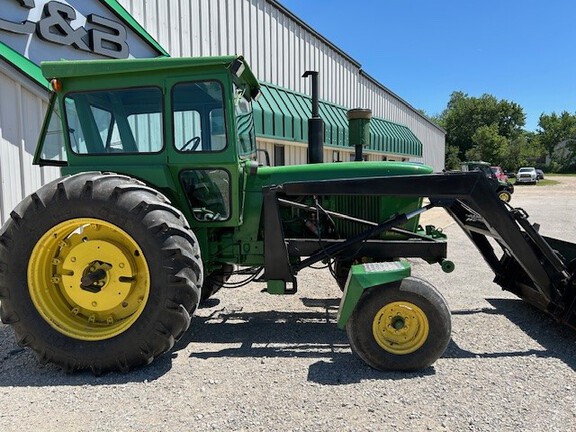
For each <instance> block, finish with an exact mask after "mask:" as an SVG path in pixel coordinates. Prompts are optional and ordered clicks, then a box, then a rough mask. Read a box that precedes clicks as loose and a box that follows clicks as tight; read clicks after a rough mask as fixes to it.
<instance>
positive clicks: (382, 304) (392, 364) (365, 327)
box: [346, 277, 451, 371]
mask: <svg viewBox="0 0 576 432" xmlns="http://www.w3.org/2000/svg"><path fill="white" fill-rule="evenodd" d="M346 332H347V333H348V339H349V341H350V345H351V347H352V351H354V352H355V353H356V354H357V355H358V356H359V357H360V358H361V359H362V360H364V362H366V363H367V364H368V365H369V366H371V367H373V368H375V369H378V370H396V371H411V370H419V369H424V368H426V367H428V366H430V365H431V364H432V363H434V362H435V361H436V360H437V359H438V358H439V357H440V356H441V355H442V353H443V352H444V350H445V349H446V347H447V346H448V343H449V342H450V332H451V319H450V310H449V309H448V305H447V304H446V301H445V300H444V298H443V297H442V295H441V294H440V293H439V292H438V291H437V290H436V288H434V286H433V285H431V284H429V283H428V282H426V281H424V280H422V279H418V278H415V277H409V278H406V279H404V280H402V281H401V282H396V283H391V284H388V285H386V286H376V287H373V288H370V289H368V290H367V291H365V292H364V294H362V297H361V298H360V301H359V302H358V305H357V306H356V309H355V310H354V312H353V313H352V316H351V317H350V319H349V320H348V323H347V324H346Z"/></svg>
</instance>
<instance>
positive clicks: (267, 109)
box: [254, 83, 422, 157]
mask: <svg viewBox="0 0 576 432" xmlns="http://www.w3.org/2000/svg"><path fill="white" fill-rule="evenodd" d="M319 111H320V116H321V117H322V119H323V120H324V123H325V134H324V144H325V145H326V146H331V147H346V148H348V147H349V130H348V129H349V127H348V120H347V110H346V108H344V107H341V106H338V105H335V104H331V103H328V102H323V101H321V102H320V106H319ZM254 112H255V127H256V134H257V135H258V136H259V137H262V138H269V139H278V140H285V141H296V142H301V143H305V142H307V139H308V138H307V137H308V118H309V117H310V116H311V114H312V112H311V98H310V97H309V96H306V95H303V94H300V93H297V92H292V91H290V90H287V89H284V88H281V87H278V86H275V85H272V84H268V83H265V84H262V96H261V98H260V99H259V100H258V102H257V103H256V104H254ZM366 149H367V150H371V151H377V152H381V153H387V154H390V153H394V154H398V155H405V156H417V157H421V156H422V143H421V142H420V140H418V138H417V137H416V136H415V135H414V134H413V133H412V131H411V130H410V129H409V128H408V127H406V126H402V125H400V124H397V123H393V122H390V121H387V120H384V119H381V118H376V117H374V118H372V120H371V130H370V133H369V143H368V146H367V147H366Z"/></svg>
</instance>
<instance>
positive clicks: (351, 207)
mask: <svg viewBox="0 0 576 432" xmlns="http://www.w3.org/2000/svg"><path fill="white" fill-rule="evenodd" d="M381 201H382V199H381V198H380V197H375V196H335V197H333V201H332V202H333V206H334V207H333V208H331V210H334V211H336V212H338V213H343V214H346V215H349V216H353V217H356V218H359V219H366V220H369V221H372V222H379V221H380V220H381V214H382V212H381V211H380V204H381ZM334 223H335V224H336V229H337V230H338V233H339V234H340V236H341V237H343V238H349V237H351V236H354V235H356V234H359V233H361V232H362V231H364V230H365V229H366V226H365V225H361V224H358V223H355V222H350V221H346V220H343V219H334Z"/></svg>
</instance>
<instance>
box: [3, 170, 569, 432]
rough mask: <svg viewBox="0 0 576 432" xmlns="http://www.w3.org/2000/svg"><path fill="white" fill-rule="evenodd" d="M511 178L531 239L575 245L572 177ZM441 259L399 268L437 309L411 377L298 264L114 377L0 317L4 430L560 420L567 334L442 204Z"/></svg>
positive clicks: (334, 427) (502, 426) (383, 427)
mask: <svg viewBox="0 0 576 432" xmlns="http://www.w3.org/2000/svg"><path fill="white" fill-rule="evenodd" d="M556 179H558V180H560V181H561V184H559V185H555V186H521V187H517V188H516V192H515V194H514V195H513V198H512V202H511V204H513V205H514V206H519V207H523V208H524V209H525V210H526V211H528V213H529V214H530V215H531V221H532V222H538V223H540V224H541V225H542V227H541V232H543V233H544V234H546V235H551V236H555V237H558V238H563V239H566V240H569V241H573V242H576V226H575V225H576V223H575V218H574V215H575V214H576V199H574V198H575V197H576V177H557V178H556ZM427 218H428V219H432V220H435V221H437V223H438V224H439V225H442V226H444V227H445V232H446V233H447V234H448V235H449V238H450V241H449V258H450V259H451V260H453V261H454V262H455V264H456V270H455V271H454V272H453V273H451V274H444V273H443V272H442V271H441V270H440V267H439V266H438V265H434V266H429V265H427V264H423V263H420V262H415V263H414V268H413V273H414V274H415V275H417V276H420V277H423V278H425V279H427V280H429V281H430V282H431V283H433V284H434V285H436V286H437V287H438V288H439V289H440V290H441V292H442V293H443V294H444V296H445V297H446V299H447V301H448V304H449V305H450V308H451V311H452V317H453V318H452V319H453V324H452V327H453V334H452V341H451V343H450V345H449V346H448V349H447V351H446V352H445V354H444V356H443V357H442V358H441V359H439V360H438V361H437V362H436V363H435V364H434V365H433V366H432V367H430V368H428V369H427V370H424V371H421V372H418V373H382V372H376V371H374V370H372V369H370V368H369V367H368V366H366V365H364V364H363V363H362V362H361V361H360V360H359V359H358V358H356V357H355V356H354V355H353V354H352V353H351V352H350V348H349V346H348V342H347V338H346V334H345V332H342V331H339V330H338V329H337V328H336V325H335V317H336V312H337V308H338V303H339V290H338V288H337V286H336V283H335V282H334V281H333V280H332V279H331V277H330V275H329V273H328V272H327V271H305V272H302V274H301V278H300V281H299V292H298V294H297V295H294V296H270V295H267V294H262V293H260V290H261V288H262V287H263V286H262V285H259V284H251V285H248V286H246V287H244V288H240V289H235V290H231V289H230V290H224V292H221V293H219V294H218V295H217V296H216V298H215V299H213V300H212V301H211V302H210V304H209V305H208V307H205V308H203V309H201V310H200V311H199V313H198V314H197V316H196V318H195V319H193V321H192V326H191V329H190V331H189V332H188V333H187V334H186V335H185V336H184V338H183V340H181V341H180V342H179V343H178V344H177V346H176V347H175V349H174V350H173V352H171V353H170V354H167V355H165V356H163V357H161V358H160V359H158V360H157V361H156V362H154V363H153V364H152V365H151V366H149V367H147V368H144V369H140V370H137V371H134V372H131V373H129V374H125V375H124V374H107V375H104V376H102V377H93V376H92V375H91V374H89V373H78V374H73V375H66V374H64V373H63V372H61V371H59V370H57V369H56V368H54V367H52V366H41V365H39V364H38V362H37V361H36V360H35V358H34V356H33V354H32V353H31V352H29V351H28V350H22V349H20V348H19V347H18V346H17V345H16V343H15V341H14V337H13V334H12V330H11V329H10V328H9V327H7V326H5V325H3V324H0V405H1V406H2V409H1V410H0V430H4V431H188V430H196V431H210V430H214V431H394V430H398V431H405V430H409V429H411V430H415V431H427V430H429V431H543V430H546V431H573V430H576V375H575V370H576V332H573V331H570V330H567V329H564V328H562V327H560V326H558V325H557V324H555V323H554V322H553V321H552V320H551V319H550V318H548V317H547V316H546V315H543V314H542V313H540V312H538V311H536V310H534V309H533V308H531V307H530V306H528V305H526V304H525V303H523V302H522V301H520V300H518V299H517V298H516V297H514V296H513V295H511V294H509V293H506V292H503V291H501V290H500V289H499V287H498V286H496V285H495V284H493V283H492V282H491V281H492V277H493V276H492V273H491V272H490V270H489V269H488V267H487V265H486V264H485V263H484V262H483V260H482V258H481V257H480V255H479V253H478V252H477V251H476V250H475V248H474V247H473V245H472V243H471V242H469V241H468V239H467V238H466V237H465V236H464V234H463V233H462V232H461V230H460V228H459V227H458V226H456V225H455V224H453V223H451V222H450V220H449V219H448V218H446V217H445V215H444V214H443V210H437V211H436V210H435V211H434V213H433V214H432V215H431V216H430V215H429V216H427Z"/></svg>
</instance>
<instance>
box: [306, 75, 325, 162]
mask: <svg viewBox="0 0 576 432" xmlns="http://www.w3.org/2000/svg"><path fill="white" fill-rule="evenodd" d="M307 77H312V117H311V118H309V119H308V163H311V164H313V163H322V162H324V121H323V120H322V118H321V117H320V114H319V101H318V72H316V71H306V72H304V75H302V78H307Z"/></svg>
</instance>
